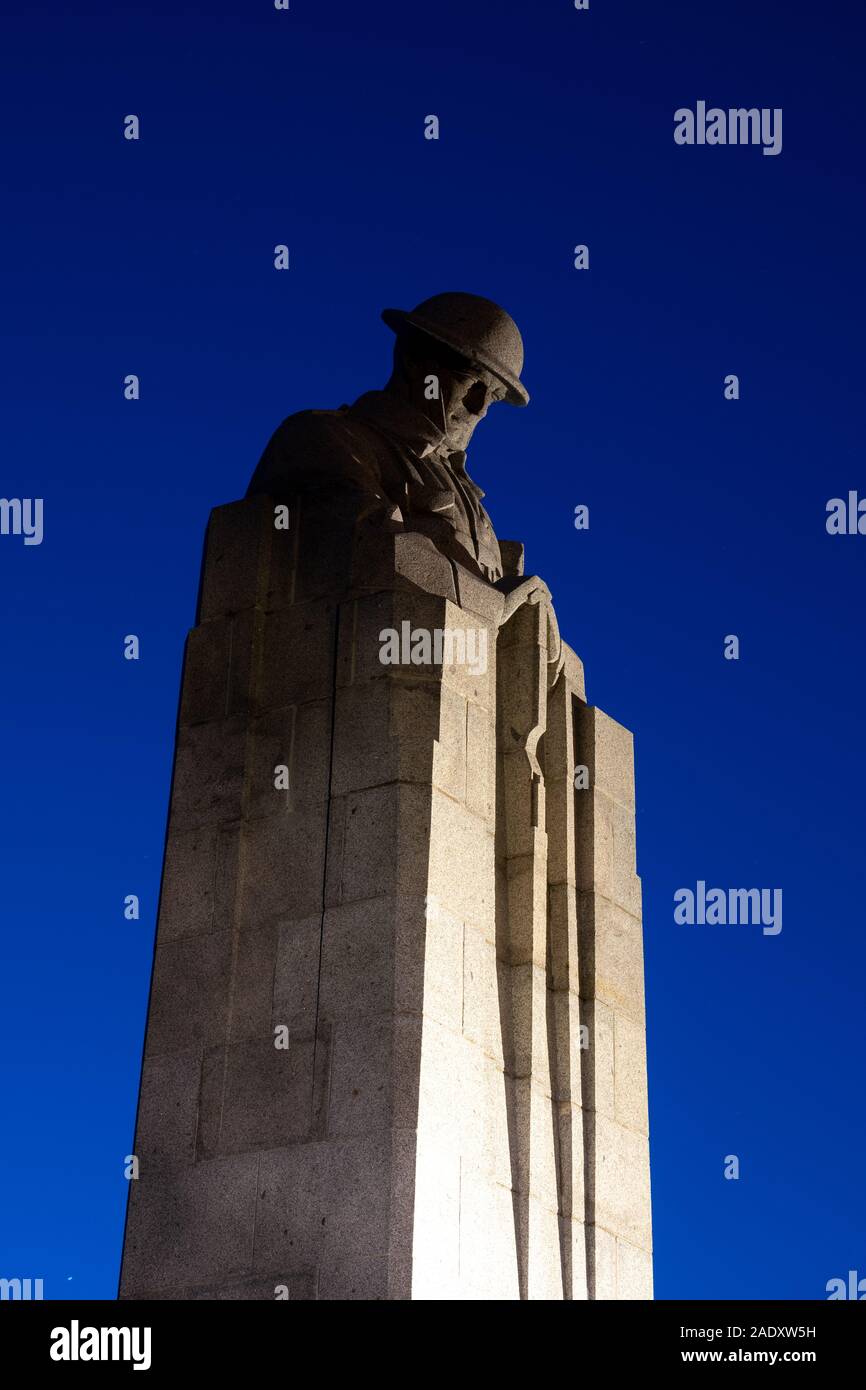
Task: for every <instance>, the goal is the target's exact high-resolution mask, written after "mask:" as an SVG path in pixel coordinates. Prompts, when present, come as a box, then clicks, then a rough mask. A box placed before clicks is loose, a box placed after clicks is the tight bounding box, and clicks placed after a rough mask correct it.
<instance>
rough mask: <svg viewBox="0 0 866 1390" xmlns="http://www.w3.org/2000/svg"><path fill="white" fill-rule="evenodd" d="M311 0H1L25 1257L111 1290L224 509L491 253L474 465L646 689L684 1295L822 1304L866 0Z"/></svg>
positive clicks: (13, 1100) (13, 1006)
mask: <svg viewBox="0 0 866 1390" xmlns="http://www.w3.org/2000/svg"><path fill="white" fill-rule="evenodd" d="M291 3H292V8H291V10H290V11H289V12H288V13H277V12H276V11H275V10H274V9H273V5H272V3H270V0H244V3H241V0H237V3H235V4H231V5H229V4H220V3H216V4H210V3H207V4H206V3H201V4H199V5H195V6H191V5H185V4H183V3H176V0H172V3H164V4H156V5H154V4H148V5H139V6H136V7H134V8H132V7H124V6H116V5H108V4H102V3H93V4H90V5H88V6H87V8H86V10H84V11H79V13H77V14H76V13H75V11H76V9H77V8H78V7H77V6H75V5H74V4H73V5H71V6H66V5H62V6H61V5H59V4H48V5H42V6H38V7H33V6H25V5H23V4H20V3H19V4H17V5H14V6H12V7H10V9H9V10H8V11H7V13H8V14H9V18H8V19H7V20H6V22H5V24H4V43H3V51H2V56H0V76H2V81H0V105H2V129H3V182H4V185H5V187H6V191H7V199H6V211H5V212H4V216H3V219H2V230H0V236H2V242H3V252H2V257H0V295H2V302H3V304H4V311H3V315H2V323H0V327H2V334H3V346H4V353H3V387H4V390H3V397H4V402H5V404H4V410H3V444H4V450H3V465H2V471H0V494H2V495H3V496H6V497H35V496H40V497H43V498H44V499H45V501H44V506H45V537H44V541H43V544H42V545H41V546H38V547H36V546H33V547H28V548H25V547H23V545H22V543H21V540H20V538H13V537H11V536H3V537H0V584H2V589H0V592H2V600H0V602H2V608H3V621H2V634H3V635H2V660H3V672H4V674H3V685H2V696H0V702H2V712H3V721H2V727H3V757H2V769H3V797H2V806H0V882H2V890H0V901H2V922H3V952H2V957H3V964H2V977H0V1090H2V1097H0V1194H2V1195H0V1275H5V1276H7V1277H12V1276H15V1275H18V1276H20V1277H26V1276H32V1277H44V1279H45V1293H46V1297H51V1298H57V1297H61V1298H62V1297H66V1296H78V1297H83V1298H97V1297H103V1298H104V1297H113V1296H114V1293H115V1289H116V1277H117V1268H118V1263H119V1256H120V1247H121V1237H122V1225H123V1215H124V1206H125V1199H126V1183H125V1180H124V1178H123V1157H124V1155H125V1154H127V1153H128V1152H129V1151H130V1148H131V1143H132V1130H133V1120H134V1113H135V1103H136V1092H137V1084H138V1069H139V1060H140V1053H141V1046H142V1041H143V1029H144V1017H145V1007H146V1000H147V990H148V983H149V972H150V960H151V951H152V941H153V928H154V917H155V908H156V899H157V892H158V886H159V871H160V862H161V853H162V842H163V834H164V828H165V814H166V808H167V799H168V790H169V778H170V772H171V757H172V739H173V728H174V716H175V705H176V698H177V691H178V682H179V674H180V663H181V653H182V644H183V640H184V636H185V633H186V630H187V628H188V627H189V626H190V624H191V623H192V621H193V617H194V607H195V598H196V585H197V580H198V566H199V560H200V553H201V541H202V535H203V528H204V526H205V523H206V520H207V514H208V510H209V508H210V507H211V506H213V505H216V504H219V503H222V502H226V501H230V500H232V499H234V498H236V497H238V496H240V495H242V493H243V491H244V489H245V487H246V485H247V481H248V478H249V475H250V473H251V471H252V469H253V467H254V466H255V463H256V461H257V459H258V456H259V453H260V451H261V449H262V447H263V445H264V443H265V441H266V439H267V437H268V435H269V434H270V432H271V431H272V429H273V428H274V427H275V426H276V424H277V423H278V422H279V421H280V419H282V418H283V417H284V416H285V415H287V414H289V413H290V412H292V411H294V410H298V409H302V408H306V407H309V406H332V405H338V404H340V403H341V402H343V401H347V400H351V399H353V398H354V397H355V396H356V395H358V394H359V393H360V392H361V391H362V390H364V389H366V388H368V387H372V386H377V385H379V384H381V383H382V381H383V380H384V378H385V377H386V375H387V372H388V366H389V353H390V348H391V335H390V334H389V333H388V331H387V330H386V329H385V328H384V326H383V325H382V324H381V323H380V322H379V319H378V314H379V310H380V309H381V308H382V307H383V306H385V305H395V306H398V307H409V306H411V305H412V304H414V303H416V302H417V301H418V300H420V299H422V298H424V297H426V296H427V295H429V294H433V293H436V292H438V291H440V290H450V289H459V290H468V291H470V292H473V293H477V294H484V295H489V296H490V297H492V298H494V299H497V300H498V301H500V302H501V303H503V304H504V305H505V306H506V307H507V308H508V309H509V310H510V312H511V313H512V314H513V315H514V317H515V318H516V319H517V321H518V323H519V325H520V327H521V329H522V331H523V335H524V340H525V344H526V367H525V373H524V376H525V380H526V383H527V386H528V388H529V390H530V392H531V395H532V402H531V404H530V407H529V408H528V409H527V410H525V411H517V410H510V409H508V408H507V407H505V406H501V407H498V408H497V409H496V410H495V411H494V412H493V414H492V416H491V417H489V419H488V421H487V422H485V424H484V425H483V426H482V427H481V428H480V429H479V432H478V434H477V436H476V440H475V442H474V443H473V446H472V449H471V452H470V459H469V464H470V471H471V472H472V474H473V476H474V477H475V478H476V479H477V481H478V482H479V483H480V485H481V486H482V487H484V488H485V489H486V492H487V504H488V506H489V510H490V512H491V514H492V517H493V520H494V523H495V525H496V527H497V530H498V533H499V535H500V536H505V537H515V538H520V539H523V540H525V542H526V548H527V567H528V569H529V570H531V571H537V572H540V573H542V574H543V575H544V577H545V579H546V580H547V582H548V583H549V585H550V587H551V589H552V591H553V594H554V598H555V601H556V604H557V609H558V614H559V621H560V626H561V628H562V631H563V634H564V636H565V637H566V639H567V640H568V641H569V642H570V644H571V645H572V646H573V647H574V648H575V649H576V650H577V651H578V652H579V654H580V655H581V657H582V658H583V659H584V661H585V663H586V671H587V688H588V696H589V699H590V700H591V701H592V702H593V703H596V704H598V705H600V706H601V707H602V708H603V709H605V710H606V711H607V712H608V713H609V714H611V715H612V716H613V717H615V718H617V719H619V720H621V721H622V722H623V723H625V724H626V725H628V726H629V727H630V728H632V729H633V730H634V731H635V737H636V749H637V786H638V870H639V872H640V874H641V876H642V878H643V885H644V914H645V944H646V972H647V1005H648V1020H649V1038H648V1040H649V1067H650V1073H649V1074H650V1125H651V1144H652V1176H653V1198H654V1226H655V1243H656V1290H657V1295H658V1296H659V1297H661V1298H672V1297H685V1298H711V1297H720V1298H748V1297H758V1298H770V1297H776V1298H822V1297H825V1296H826V1295H825V1292H824V1290H825V1285H826V1283H827V1280H828V1279H830V1278H832V1277H835V1276H843V1277H844V1276H845V1274H846V1272H847V1270H848V1269H851V1268H856V1269H858V1270H859V1271H860V1274H861V1275H866V1219H864V1199H863V1171H864V1158H866V1134H864V1124H863V1101H862V1071H863V1027H864V1006H863V980H864V974H866V950H864V940H863V934H864V922H863V900H864V889H866V871H864V857H863V841H864V814H863V786H864V773H866V751H864V750H866V742H864V737H863V716H862V711H863V675H864V657H863V645H864V623H863V610H864V599H866V586H864V581H863V569H864V565H866V537H859V536H857V537H837V538H831V537H829V536H828V535H827V533H826V531H825V526H824V519H825V505H826V502H827V500H828V499H829V498H831V497H834V496H838V495H842V496H844V495H846V494H847V492H848V490H849V489H860V490H861V492H862V493H864V494H866V468H864V462H863V457H864V452H863V409H862V401H863V390H862V382H863V375H864V365H866V364H864V350H863V319H864V282H863V270H862V255H863V252H862V248H863V245H864V233H866V217H864V184H863V147H864V112H863V105H862V97H861V92H862V70H863V58H864V43H863V37H864V36H863V20H862V14H861V12H860V11H859V10H858V7H857V6H855V5H854V4H852V3H846V4H842V3H838V0H837V2H836V3H834V0H825V2H824V3H823V4H822V5H820V6H817V5H814V4H811V3H806V0H785V3H782V0H761V2H760V3H758V2H757V0H728V3H725V4H724V5H722V4H714V5H713V4H710V5H703V4H702V5H697V4H695V3H694V0H672V3H668V4H665V5H652V4H646V3H643V4H640V3H637V2H636V0H624V2H622V3H614V0H591V8H590V10H589V11H588V12H586V13H579V12H577V11H575V10H574V8H573V6H572V4H571V0H558V3H552V0H542V2H541V3H539V2H538V0H534V3H532V4H527V3H524V4H517V3H516V0H497V3H492V0H474V3H467V0H439V3H437V4H436V5H432V6H431V5H411V6H410V5H406V4H405V0H404V3H397V0H368V3H366V4H364V5H358V4H350V3H348V0H330V2H327V0H315V3H313V0H291ZM699 99H702V100H706V101H707V102H708V103H709V104H710V105H718V106H721V107H723V108H727V107H735V106H747V107H748V106H757V107H781V108H782V109H783V112H784V122H783V150H782V153H781V154H780V155H779V156H778V157H775V158H767V157H764V156H763V155H762V153H761V151H760V149H758V148H749V147H747V148H741V147H721V148H710V147H704V148H697V147H695V148H686V147H680V146H677V145H675V143H674V140H673V113H674V111H675V109H676V108H678V107H681V106H691V107H694V105H695V103H696V102H697V101H698V100H699ZM128 113H135V114H137V115H139V116H140V119H141V139H140V141H139V142H138V143H131V142H127V141H125V140H124V139H123V135H122V127H123V118H124V116H125V115H127V114H128ZM430 113H435V114H437V115H438V116H439V119H440V122H441V138H440V140H439V141H438V143H437V142H432V141H426V140H424V138H423V122H424V117H425V116H426V115H428V114H430ZM283 242H285V243H287V244H288V245H289V247H290V252H291V270H290V271H289V272H287V273H278V272H276V271H275V270H274V269H273V247H274V246H275V244H277V243H283ZM576 243H587V244H588V245H589V248H590V267H591V268H590V270H589V272H577V271H575V270H574V269H573V267H572V248H573V247H574V245H575V244H576ZM131 372H134V373H137V374H138V375H139V376H140V378H141V400H140V401H138V402H135V403H130V402H126V401H124V400H123V395H122V383H123V378H124V377H125V375H126V374H127V373H131ZM731 372H733V373H737V374H738V376H739V378H740V383H741V399H740V400H739V401H737V402H728V401H725V400H724V399H723V391H722V382H723V378H724V377H725V375H726V374H728V373H731ZM578 503H586V504H587V505H589V507H590V530H589V531H588V532H585V533H578V532H577V531H575V529H574V527H573V524H572V517H573V512H574V507H575V505H576V504H578ZM133 632H134V633H137V634H138V635H139V636H140V639H141V650H142V658H141V660H140V661H139V662H138V663H130V662H126V661H124V660H123V659H122V639H123V637H124V635H125V634H126V633H133ZM728 633H736V634H738V635H739V637H740V641H741V659H740V660H739V662H730V661H725V660H724V659H723V656H722V647H723V639H724V637H725V635H726V634H728ZM698 879H704V880H706V881H707V883H708V884H711V885H719V886H723V887H752V886H756V887H767V888H777V887H778V888H781V889H782V890H783V894H784V926H783V930H782V932H781V934H780V935H779V936H776V937H764V936H762V935H761V933H760V929H759V928H755V927H728V928H719V927H710V926H703V927H682V926H677V925H676V924H675V923H674V920H673V894H674V892H675V890H676V889H677V888H679V887H683V886H692V887H693V886H694V885H695V883H696V881H697V880H698ZM128 893H138V894H140V895H141V900H142V906H143V916H142V920H141V921H140V922H138V923H130V922H126V921H125V920H124V917H123V910H122V905H123V899H124V896H125V895H126V894H128ZM730 1153H736V1154H737V1155H739V1158H740V1164H741V1178H740V1180H739V1181H738V1182H729V1181H725V1180H724V1178H723V1176H722V1172H723V1162H724V1156H725V1155H726V1154H730Z"/></svg>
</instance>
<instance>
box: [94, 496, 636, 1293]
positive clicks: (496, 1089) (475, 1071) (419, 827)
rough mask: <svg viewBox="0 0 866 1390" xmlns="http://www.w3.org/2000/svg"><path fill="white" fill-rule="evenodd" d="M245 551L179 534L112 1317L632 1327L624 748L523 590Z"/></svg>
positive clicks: (412, 543)
mask: <svg viewBox="0 0 866 1390" xmlns="http://www.w3.org/2000/svg"><path fill="white" fill-rule="evenodd" d="M274 522H275V505H274V503H273V502H272V501H271V500H270V499H268V498H263V497H255V498H251V499H249V500H247V501H245V502H240V503H236V504H233V505H230V506H227V507H221V508H218V509H217V510H216V511H215V512H214V513H213V515H212V518H211V522H210V527H209V531H208V538H207V544H206V552H205V562H204V567H203V574H202V588H201V596H200V605H199V615H198V622H197V625H196V627H195V628H194V629H193V631H192V632H191V633H190V635H189V639H188V643H187V651H186V661H185V668H184V675H183V688H182V697H181V707H180V714H179V725H178V735H177V751H176V760H175V770H174V779H173V785H172V793H171V810H170V818H169V829H168V838H167V843H166V855H165V869H164V877H163V885H162V894H161V900H160V907H159V919H158V927H157V944H156V957H155V964H154V975H153V985H152V992H151V1001H150V1009H149V1015H148V1022H147V1035H146V1044H145V1054H144V1064H143V1072H142V1082H141V1095H140V1102H139V1113H138V1120H137V1129H136V1139H135V1146H134V1152H135V1153H136V1155H137V1156H138V1159H139V1164H140V1170H139V1177H138V1179H137V1180H135V1181H133V1182H132V1183H131V1192H130V1205H129V1213H128V1219H127V1231H126V1238H125V1246H124V1258H123V1269H122V1279H121V1297H123V1298H171V1299H202V1298H204V1299H213V1298H216V1299H259V1298H265V1299H274V1298H286V1297H288V1298H290V1299H298V1298H301V1299H314V1298H322V1299H413V1298H414V1299H423V1298H430V1299H496V1300H498V1299H518V1298H527V1299H556V1300H559V1299H573V1298H574V1299H584V1298H587V1297H589V1298H648V1297H651V1296H652V1294H651V1256H650V1248H651V1246H650V1197H649V1169H648V1150H647V1118H646V1067H645V1054H644V1022H643V968H642V956H641V925H640V884H639V881H638V879H637V878H636V876H635V869H634V798H633V779H632V754H631V739H630V735H629V734H628V733H627V732H626V731H625V730H624V729H622V728H621V727H620V726H619V725H617V724H615V723H613V721H611V720H609V719H608V718H607V717H606V716H605V715H603V714H602V713H601V712H600V711H598V710H595V709H593V708H591V707H589V706H587V705H586V704H585V702H584V688H583V671H582V666H581V663H580V661H579V660H578V658H577V657H576V656H575V655H574V653H573V652H571V651H570V650H569V649H568V648H565V647H561V646H560V643H559V640H558V634H557V632H556V624H555V618H554V617H553V611H552V607H551V605H550V601H549V596H548V595H547V592H546V590H545V589H544V587H543V585H541V586H538V587H537V588H536V590H535V592H528V590H530V589H531V586H527V594H526V596H525V597H524V598H523V601H522V602H521V601H520V597H521V596H520V593H518V594H511V595H508V594H505V593H503V592H500V591H499V590H497V589H495V588H493V587H492V586H490V585H488V584H486V583H484V582H482V581H481V580H479V579H477V578H475V577H474V576H472V575H471V574H470V573H468V571H466V570H464V569H462V568H461V566H459V565H457V564H454V563H453V562H451V561H449V560H447V559H446V558H445V557H443V556H442V555H441V554H439V552H438V551H436V550H435V548H434V547H433V545H432V543H431V542H430V541H429V540H427V539H426V538H424V537H421V536H418V535H415V534H411V533H401V532H400V531H398V530H396V529H395V530H394V531H393V532H387V531H385V532H383V530H382V528H381V524H379V525H376V526H374V525H372V524H370V523H365V522H361V523H357V522H356V521H355V510H354V507H353V503H352V499H351V497H346V498H344V499H343V501H342V502H341V501H340V500H339V499H337V500H336V501H335V499H334V498H333V497H331V498H327V499H325V498H322V499H320V500H317V499H316V498H315V497H307V498H305V499H303V500H297V499H296V501H295V504H294V505H293V506H292V508H291V524H290V528H289V529H288V530H281V529H277V527H276V526H275V524H274ZM521 592H523V591H521ZM389 632H393V633H395V634H396V635H397V640H398V647H397V649H392V654H393V650H397V652H398V656H399V659H398V661H397V662H396V663H392V664H387V663H385V662H383V660H382V656H383V652H385V651H386V648H387V643H388V641H389V639H388V637H387V634H388V633H389ZM437 632H438V633H444V634H446V637H445V639H444V644H443V650H441V651H438V652H437V648H436V645H435V634H436V633H437ZM418 634H421V637H419V636H418ZM423 634H427V635H428V638H429V640H430V642H431V650H430V652H425V651H423V650H422V646H423V642H424V638H423ZM482 653H483V656H484V659H482ZM415 657H420V658H421V660H420V661H416V660H415V659H414V658H415ZM424 658H426V659H424ZM581 764H583V765H585V766H586V767H587V768H588V773H589V785H588V787H587V788H586V789H581V790H575V785H574V771H575V766H576V765H581Z"/></svg>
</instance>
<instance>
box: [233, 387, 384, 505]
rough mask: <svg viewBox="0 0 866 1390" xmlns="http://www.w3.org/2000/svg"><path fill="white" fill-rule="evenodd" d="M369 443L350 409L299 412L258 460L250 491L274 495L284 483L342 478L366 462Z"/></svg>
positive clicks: (276, 433) (273, 436)
mask: <svg viewBox="0 0 866 1390" xmlns="http://www.w3.org/2000/svg"><path fill="white" fill-rule="evenodd" d="M366 445H367V441H366V440H365V439H363V438H359V436H358V432H357V429H356V427H355V426H354V425H353V424H350V422H349V418H348V407H347V406H341V407H339V408H338V409H337V410H299V411H298V412H297V413H296V414H294V415H289V416H287V418H286V419H285V420H283V422H282V424H281V425H279V426H278V427H277V429H276V430H275V431H274V433H273V434H272V436H271V438H270V441H269V442H268V445H267V448H266V449H265V451H264V453H263V454H262V457H261V459H260V460H259V465H258V468H257V469H256V471H255V473H254V474H253V478H252V481H251V483H250V486H249V489H248V492H273V491H274V489H275V488H277V487H280V486H283V485H284V484H287V483H290V482H294V483H305V482H315V481H317V480H320V479H321V478H322V477H325V476H327V477H340V476H342V475H343V474H344V473H345V472H346V470H347V469H349V470H351V469H353V468H355V467H356V465H357V462H358V459H357V457H356V456H358V455H360V457H361V458H364V459H365V460H366V458H367V455H369V454H370V449H369V447H365V446H366Z"/></svg>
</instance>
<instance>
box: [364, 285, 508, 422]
mask: <svg viewBox="0 0 866 1390" xmlns="http://www.w3.org/2000/svg"><path fill="white" fill-rule="evenodd" d="M382 318H383V319H384V321H385V323H387V325H388V327H389V328H392V329H393V330H394V332H395V333H399V332H400V330H401V329H404V328H413V329H415V330H416V332H419V333H423V334H425V335H426V336H427V337H428V338H434V339H435V340H436V342H438V343H444V344H445V346H446V347H448V348H451V350H452V351H453V352H456V353H458V354H459V355H460V356H461V357H463V358H465V359H466V361H467V362H471V363H474V364H476V365H477V366H479V367H483V368H484V369H485V370H486V371H488V372H490V374H491V375H492V376H495V377H496V378H497V379H498V380H499V381H501V382H502V384H503V385H504V386H505V388H506V391H507V394H506V397H505V399H506V400H507V401H509V402H510V404H511V405H526V404H527V402H528V400H529V392H528V391H527V390H526V387H525V386H524V385H523V384H522V382H521V380H520V372H521V370H522V368H523V339H522V338H521V336H520V330H519V329H518V327H517V324H516V323H515V322H514V319H513V318H512V317H511V315H510V314H507V313H506V312H505V310H504V309H500V307H499V305H498V304H494V303H493V300H492V299H483V298H482V297H481V296H480V295H477V294H459V293H456V292H455V293H451V294H434V295H433V297H432V299H425V300H424V301H423V302H422V303H421V304H419V305H417V307H416V308H414V309H410V310H408V311H407V310H405V309H383V310H382Z"/></svg>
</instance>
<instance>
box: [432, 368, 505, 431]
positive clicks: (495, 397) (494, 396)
mask: <svg viewBox="0 0 866 1390" xmlns="http://www.w3.org/2000/svg"><path fill="white" fill-rule="evenodd" d="M441 389H442V397H441V398H442V406H443V413H444V416H445V433H446V435H447V436H448V441H449V443H450V444H452V445H453V447H454V448H455V449H465V448H466V447H467V445H468V444H469V441H470V439H471V438H472V432H473V430H474V429H475V426H476V425H477V424H478V421H479V420H483V419H484V416H485V415H486V414H487V412H488V410H489V409H490V406H491V405H493V404H495V402H496V401H501V400H503V399H504V397H505V387H504V386H503V385H502V384H501V382H499V381H497V380H496V378H495V377H493V376H490V374H489V373H488V372H485V371H484V370H483V369H482V368H481V367H475V368H472V369H469V370H467V371H466V372H456V371H451V372H449V373H448V376H447V380H444V381H442V383H441Z"/></svg>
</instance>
